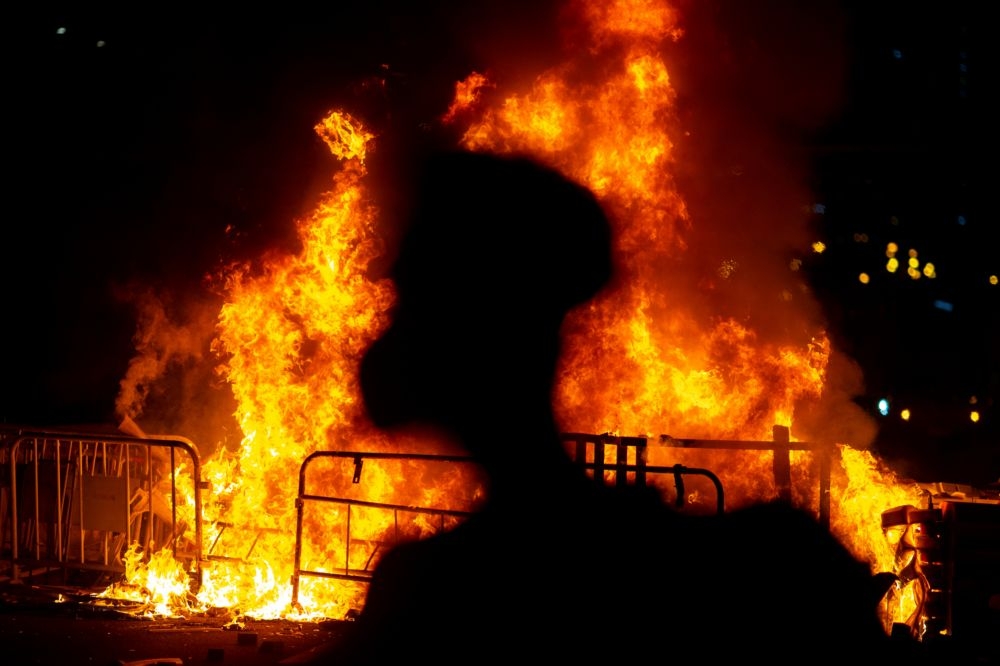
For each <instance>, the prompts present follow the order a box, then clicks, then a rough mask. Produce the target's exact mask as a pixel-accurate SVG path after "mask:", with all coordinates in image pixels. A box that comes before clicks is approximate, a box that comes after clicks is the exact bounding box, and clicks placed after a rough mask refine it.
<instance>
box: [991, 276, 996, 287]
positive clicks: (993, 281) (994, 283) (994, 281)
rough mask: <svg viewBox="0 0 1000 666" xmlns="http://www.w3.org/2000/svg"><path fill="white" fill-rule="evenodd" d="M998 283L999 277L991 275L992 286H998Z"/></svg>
mask: <svg viewBox="0 0 1000 666" xmlns="http://www.w3.org/2000/svg"><path fill="white" fill-rule="evenodd" d="M997 282H998V280H997V276H996V275H991V276H990V284H992V285H994V286H996V283H997Z"/></svg>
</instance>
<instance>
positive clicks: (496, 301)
mask: <svg viewBox="0 0 1000 666" xmlns="http://www.w3.org/2000/svg"><path fill="white" fill-rule="evenodd" d="M414 182H415V183H416V188H415V190H414V191H413V198H412V199H409V200H408V205H407V210H409V217H408V219H409V226H408V227H407V228H406V230H405V235H404V236H403V239H402V241H401V244H400V249H399V255H398V257H397V258H396V261H395V264H394V268H393V273H392V277H393V279H394V280H395V282H396V285H397V291H398V302H397V305H396V309H395V311H394V313H393V323H392V325H391V327H390V328H389V330H388V331H387V332H386V333H385V334H384V335H383V336H382V337H381V338H380V339H379V340H377V341H376V342H375V343H374V344H373V345H372V347H371V349H370V350H369V352H368V354H367V355H366V356H365V358H364V360H363V362H362V367H361V383H362V389H363V394H364V399H365V402H366V405H367V407H368V410H369V412H370V415H371V417H372V419H373V420H374V422H375V423H376V425H378V426H380V427H383V428H402V427H407V426H414V425H417V426H423V427H428V428H433V429H434V430H435V431H436V432H438V433H439V434H440V435H441V436H442V437H447V438H448V439H449V440H452V441H454V442H457V443H458V444H460V445H461V446H463V447H465V448H466V449H467V450H468V452H469V453H470V454H471V455H473V456H475V457H476V458H477V459H478V460H479V461H480V462H481V464H482V467H483V469H484V471H485V472H486V474H487V476H488V484H489V485H488V492H487V495H488V498H487V500H486V502H485V504H484V506H483V507H482V509H481V511H478V512H477V513H475V514H474V515H473V516H471V517H470V518H469V519H468V520H467V521H465V522H464V523H463V524H461V525H460V526H458V527H457V528H455V529H453V530H451V531H449V532H446V533H443V534H439V535H436V536H433V537H430V538H428V539H425V540H422V541H418V542H412V543H407V544H402V545H399V546H397V547H395V548H394V549H392V550H390V551H389V552H388V553H387V554H386V555H385V556H384V557H383V559H382V560H381V561H380V562H379V563H378V564H377V566H376V569H375V572H374V578H373V580H372V582H371V585H370V588H369V592H368V596H367V599H366V602H365V605H364V607H363V609H362V611H361V612H360V614H359V615H358V617H357V619H356V621H355V622H354V623H353V624H352V626H351V629H350V631H349V632H348V635H347V636H346V637H345V639H344V641H343V643H342V644H341V645H339V646H338V648H337V649H336V650H334V651H333V652H332V653H330V654H329V655H328V658H329V663H337V664H343V665H347V666H355V665H358V664H388V663H395V662H402V661H405V662H408V663H415V664H416V663H432V664H437V665H441V664H459V663H461V664H477V663H486V662H489V663H516V662H514V661H513V660H518V661H520V660H530V661H533V662H535V661H538V660H541V663H602V664H624V663H637V662H638V661H639V660H640V659H641V660H652V661H661V662H664V663H666V662H668V661H675V662H676V661H678V660H691V661H692V662H696V663H730V660H731V661H732V663H737V660H738V663H756V662H757V661H761V660H763V663H769V664H802V663H810V662H811V661H813V660H817V659H819V660H824V663H825V662H826V661H827V660H829V661H830V663H838V660H840V659H846V658H848V657H850V658H852V659H858V658H866V657H879V656H881V655H882V654H884V652H881V651H883V650H885V648H886V645H887V643H886V640H887V636H886V633H885V631H884V630H883V629H882V627H881V624H880V623H879V621H878V618H877V615H876V601H877V599H876V598H875V597H876V596H877V595H875V594H874V588H873V581H872V577H871V575H870V573H869V571H868V569H867V567H866V566H865V565H863V564H862V563H860V562H858V561H856V560H855V559H854V558H852V557H851V556H850V555H849V553H848V552H847V551H846V550H845V549H844V548H843V547H842V545H841V544H840V543H839V542H837V541H836V540H835V539H834V538H833V536H832V535H831V534H830V533H829V532H828V531H827V530H826V529H824V528H822V527H821V526H820V525H819V523H818V522H817V521H816V520H815V519H813V518H812V517H811V516H810V515H808V514H806V513H804V512H800V511H797V510H795V509H793V508H791V507H789V506H786V505H783V504H769V505H765V506H759V507H753V508H751V509H747V510H742V511H736V512H732V513H729V514H725V515H723V516H717V517H700V518H694V517H691V516H683V515H681V514H679V513H677V512H675V511H674V510H673V509H672V508H670V507H669V505H668V504H667V503H666V502H665V501H664V500H663V498H662V497H660V496H659V494H658V491H656V490H654V489H652V488H639V487H635V488H621V487H614V488H612V487H606V486H604V485H602V484H599V483H597V482H595V481H594V480H592V479H590V478H589V477H588V476H587V474H586V473H585V471H584V470H583V468H582V467H579V466H577V465H576V463H574V462H573V461H572V460H571V459H570V457H569V455H568V454H567V452H566V451H565V450H564V449H563V445H562V443H561V441H560V439H559V431H558V427H557V424H556V422H555V419H554V416H553V412H552V391H553V382H554V374H555V370H556V363H557V360H558V358H559V351H560V331H561V327H562V326H563V321H564V317H565V315H566V314H567V312H568V311H570V310H571V309H572V308H574V307H577V306H584V304H585V303H586V302H587V301H588V300H589V299H591V298H592V297H593V296H595V295H596V294H597V293H598V292H599V291H600V290H601V289H602V288H605V287H606V286H607V285H609V284H611V281H612V279H613V276H614V270H613V261H612V254H611V247H612V243H611V240H612V239H611V232H610V226H609V224H608V220H607V219H606V217H605V214H604V212H603V211H602V209H601V207H600V206H599V204H598V202H597V200H596V199H595V197H594V196H593V194H592V193H591V192H590V191H589V190H587V189H586V188H584V187H582V186H580V185H578V184H575V183H573V182H571V181H569V180H567V179H566V178H564V177H562V176H561V175H559V174H557V173H555V172H554V171H551V170H549V169H547V168H544V167H542V166H540V165H539V164H537V163H535V162H533V161H531V160H529V159H526V158H520V157H496V156H489V155H484V154H473V153H465V152H448V153H441V154H435V155H432V156H430V157H429V158H428V159H427V160H426V161H424V162H421V163H420V167H419V170H418V172H417V175H416V176H415V180H414ZM883 591H884V590H883ZM840 663H843V662H840ZM873 663H874V662H873Z"/></svg>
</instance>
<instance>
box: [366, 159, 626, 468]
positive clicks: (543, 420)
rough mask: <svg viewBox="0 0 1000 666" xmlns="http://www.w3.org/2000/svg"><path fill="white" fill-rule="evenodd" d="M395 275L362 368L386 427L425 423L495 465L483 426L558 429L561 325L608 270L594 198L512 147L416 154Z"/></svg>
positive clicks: (607, 245) (375, 412)
mask: <svg viewBox="0 0 1000 666" xmlns="http://www.w3.org/2000/svg"><path fill="white" fill-rule="evenodd" d="M413 182H414V183H415V185H414V186H413V187H414V189H413V190H412V192H413V194H412V197H410V198H409V200H408V205H407V206H406V213H405V215H406V220H405V222H406V224H407V226H406V227H405V230H404V236H403V239H402V241H401V244H400V247H399V253H398V255H397V257H396V261H395V263H394V265H393V270H392V278H393V279H394V281H395V284H396V288H397V295H398V300H397V303H396V307H395V309H394V311H393V320H392V325H391V327H390V328H389V330H388V331H387V332H386V333H385V334H384V335H383V336H382V337H381V338H380V339H378V340H377V341H376V342H375V343H374V344H373V346H372V347H371V349H370V350H369V352H368V354H367V355H366V356H365V358H364V359H363V362H362V366H361V384H362V392H363V395H364V400H365V403H366V406H367V408H368V411H369V415H370V416H371V418H372V420H373V422H374V423H375V424H376V425H378V426H380V427H387V428H389V427H395V426H401V425H408V424H420V425H425V426H432V427H434V428H440V429H442V430H443V431H444V432H445V433H446V434H448V435H450V436H454V437H457V439H458V440H459V441H460V442H461V443H462V444H463V445H464V446H466V447H467V448H468V449H469V451H470V452H471V453H472V454H473V455H476V456H479V457H480V459H482V460H483V461H484V462H486V463H489V462H491V461H492V459H493V457H494V456H495V455H497V454H498V453H500V452H498V451H496V450H495V448H496V447H495V444H494V443H493V442H489V441H487V440H488V439H489V438H484V437H482V436H480V435H479V434H477V433H482V431H483V430H485V429H494V430H497V431H501V430H503V431H506V432H507V433H508V435H509V433H510V432H511V430H512V429H514V430H521V431H523V430H524V429H530V431H531V433H533V434H534V435H538V434H539V431H541V434H542V436H543V437H545V436H547V435H548V434H549V432H548V431H547V430H543V429H551V427H552V424H551V398H552V395H551V394H552V382H553V375H554V371H555V364H556V362H557V360H558V354H559V345H560V327H561V324H562V321H563V319H564V317H565V315H566V314H567V312H568V311H569V310H571V309H572V308H573V307H575V306H577V305H579V304H581V303H583V302H584V301H586V300H588V299H590V298H591V297H593V296H594V295H595V294H596V293H597V292H598V291H599V290H600V289H601V288H603V287H604V286H605V285H606V284H607V283H608V281H609V279H610V277H611V275H612V259H611V230H610V225H609V223H608V220H607V218H606V216H605V213H604V211H603V209H602V208H601V206H600V205H599V203H598V201H597V199H596V197H595V196H594V195H593V193H592V192H591V191H590V190H588V189H587V188H585V187H583V186H581V185H579V184H577V183H575V182H572V181H571V180H569V179H568V178H566V177H564V176H562V175H560V174H559V173H557V172H556V171H554V170H553V169H550V168H547V167H545V166H542V165H541V164H539V163H537V162H536V161H534V160H532V159H529V158H525V157H517V156H506V157H504V156H496V155H489V154H483V153H474V152H463V151H455V152H443V153H436V154H434V155H432V156H430V157H429V158H427V159H425V160H423V161H421V162H420V165H419V171H418V173H417V174H416V175H415V177H414V179H413Z"/></svg>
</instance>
